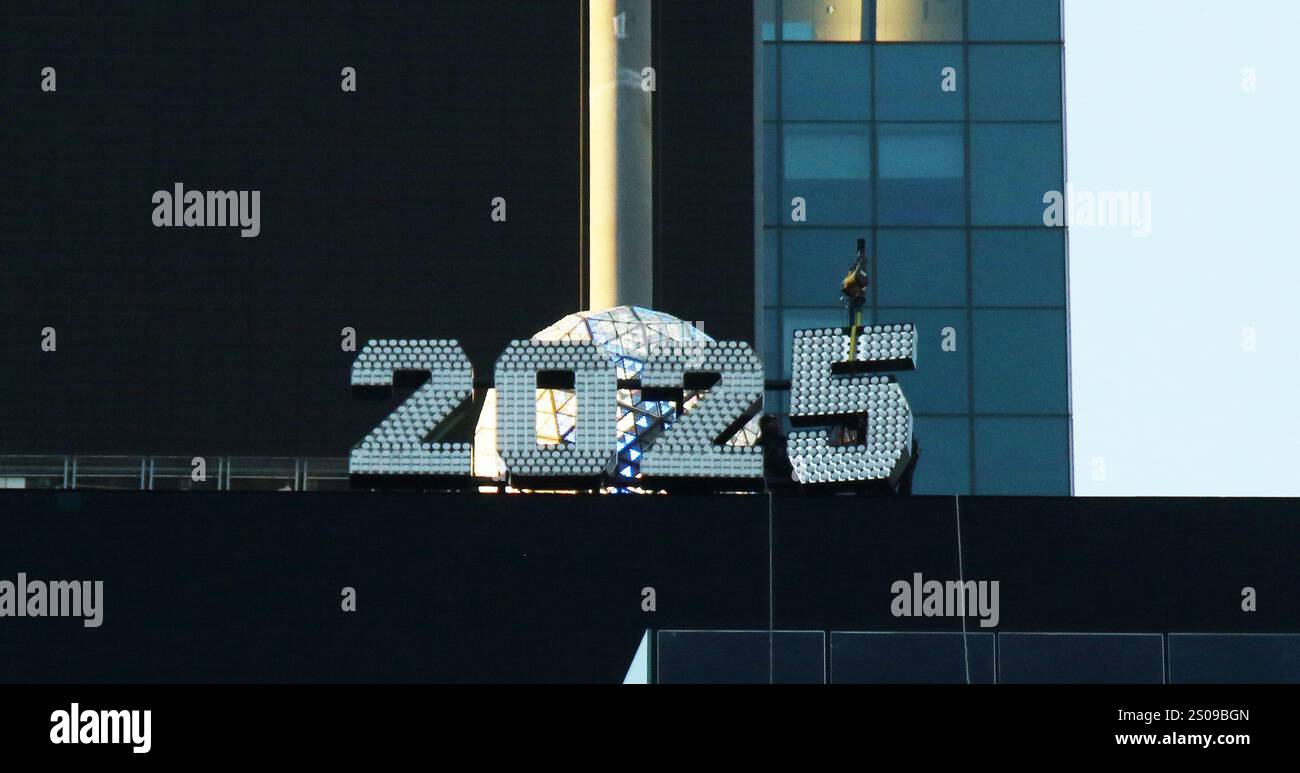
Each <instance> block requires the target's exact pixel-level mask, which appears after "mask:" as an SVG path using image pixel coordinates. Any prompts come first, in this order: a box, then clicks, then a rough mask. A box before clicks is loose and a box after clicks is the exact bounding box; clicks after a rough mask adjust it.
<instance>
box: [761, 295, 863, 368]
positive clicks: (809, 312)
mask: <svg viewBox="0 0 1300 773" xmlns="http://www.w3.org/2000/svg"><path fill="white" fill-rule="evenodd" d="M781 317H782V319H781V378H790V350H791V348H792V345H793V343H794V331H796V330H807V329H809V328H816V327H844V326H845V325H847V324H848V312H847V311H845V309H844V308H843V307H840V306H825V307H822V308H817V309H795V308H786V309H782V314H781ZM862 324H864V325H870V324H874V321H873V319H872V316H871V311H870V309H866V310H864V311H863V314H862Z"/></svg>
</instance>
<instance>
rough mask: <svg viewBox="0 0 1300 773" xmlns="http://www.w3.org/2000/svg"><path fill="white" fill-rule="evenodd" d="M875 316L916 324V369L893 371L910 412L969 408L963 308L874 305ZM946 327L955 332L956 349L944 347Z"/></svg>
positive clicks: (883, 322) (937, 411) (950, 411)
mask: <svg viewBox="0 0 1300 773" xmlns="http://www.w3.org/2000/svg"><path fill="white" fill-rule="evenodd" d="M876 319H877V320H878V321H879V323H880V324H893V323H895V322H899V323H901V322H911V323H912V324H914V325H916V332H917V336H918V337H917V351H916V370H912V371H904V372H901V373H897V374H895V375H896V376H897V378H898V383H899V384H901V385H902V387H903V394H904V395H905V396H906V397H907V404H908V405H910V406H911V407H912V412H913V413H916V414H926V413H967V412H969V411H970V400H969V392H970V380H969V378H968V376H967V372H968V371H967V365H966V346H967V343H966V342H968V341H969V340H970V339H969V338H968V336H967V332H966V310H965V309H877V310H876ZM945 328H952V332H953V333H954V334H955V335H956V342H957V350H956V351H952V352H945V351H944V350H943V339H944V329H945ZM976 351H979V350H978V349H977V350H976ZM981 356H982V355H981Z"/></svg>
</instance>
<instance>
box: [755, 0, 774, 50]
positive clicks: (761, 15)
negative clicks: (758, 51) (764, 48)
mask: <svg viewBox="0 0 1300 773" xmlns="http://www.w3.org/2000/svg"><path fill="white" fill-rule="evenodd" d="M758 24H759V26H760V27H761V28H762V31H763V40H776V0H759V3H758Z"/></svg>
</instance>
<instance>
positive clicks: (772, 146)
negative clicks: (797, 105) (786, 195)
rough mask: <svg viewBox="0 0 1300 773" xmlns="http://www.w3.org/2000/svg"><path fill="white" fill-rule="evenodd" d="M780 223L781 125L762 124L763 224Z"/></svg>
mask: <svg viewBox="0 0 1300 773" xmlns="http://www.w3.org/2000/svg"><path fill="white" fill-rule="evenodd" d="M780 222H781V125H780V124H777V123H765V124H763V223H764V224H766V225H776V224H778V223H780Z"/></svg>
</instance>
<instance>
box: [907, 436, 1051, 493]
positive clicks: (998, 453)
mask: <svg viewBox="0 0 1300 773" xmlns="http://www.w3.org/2000/svg"><path fill="white" fill-rule="evenodd" d="M1068 421H1069V420H1068V419H1066V418H1064V417H1062V418H1028V419H996V418H977V419H975V493H976V494H982V495H1006V496H1031V495H1039V496H1069V494H1070V436H1069V427H1068ZM922 459H923V460H924V457H922ZM922 465H924V461H922ZM917 470H918V475H919V470H920V467H918V468H917Z"/></svg>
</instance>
